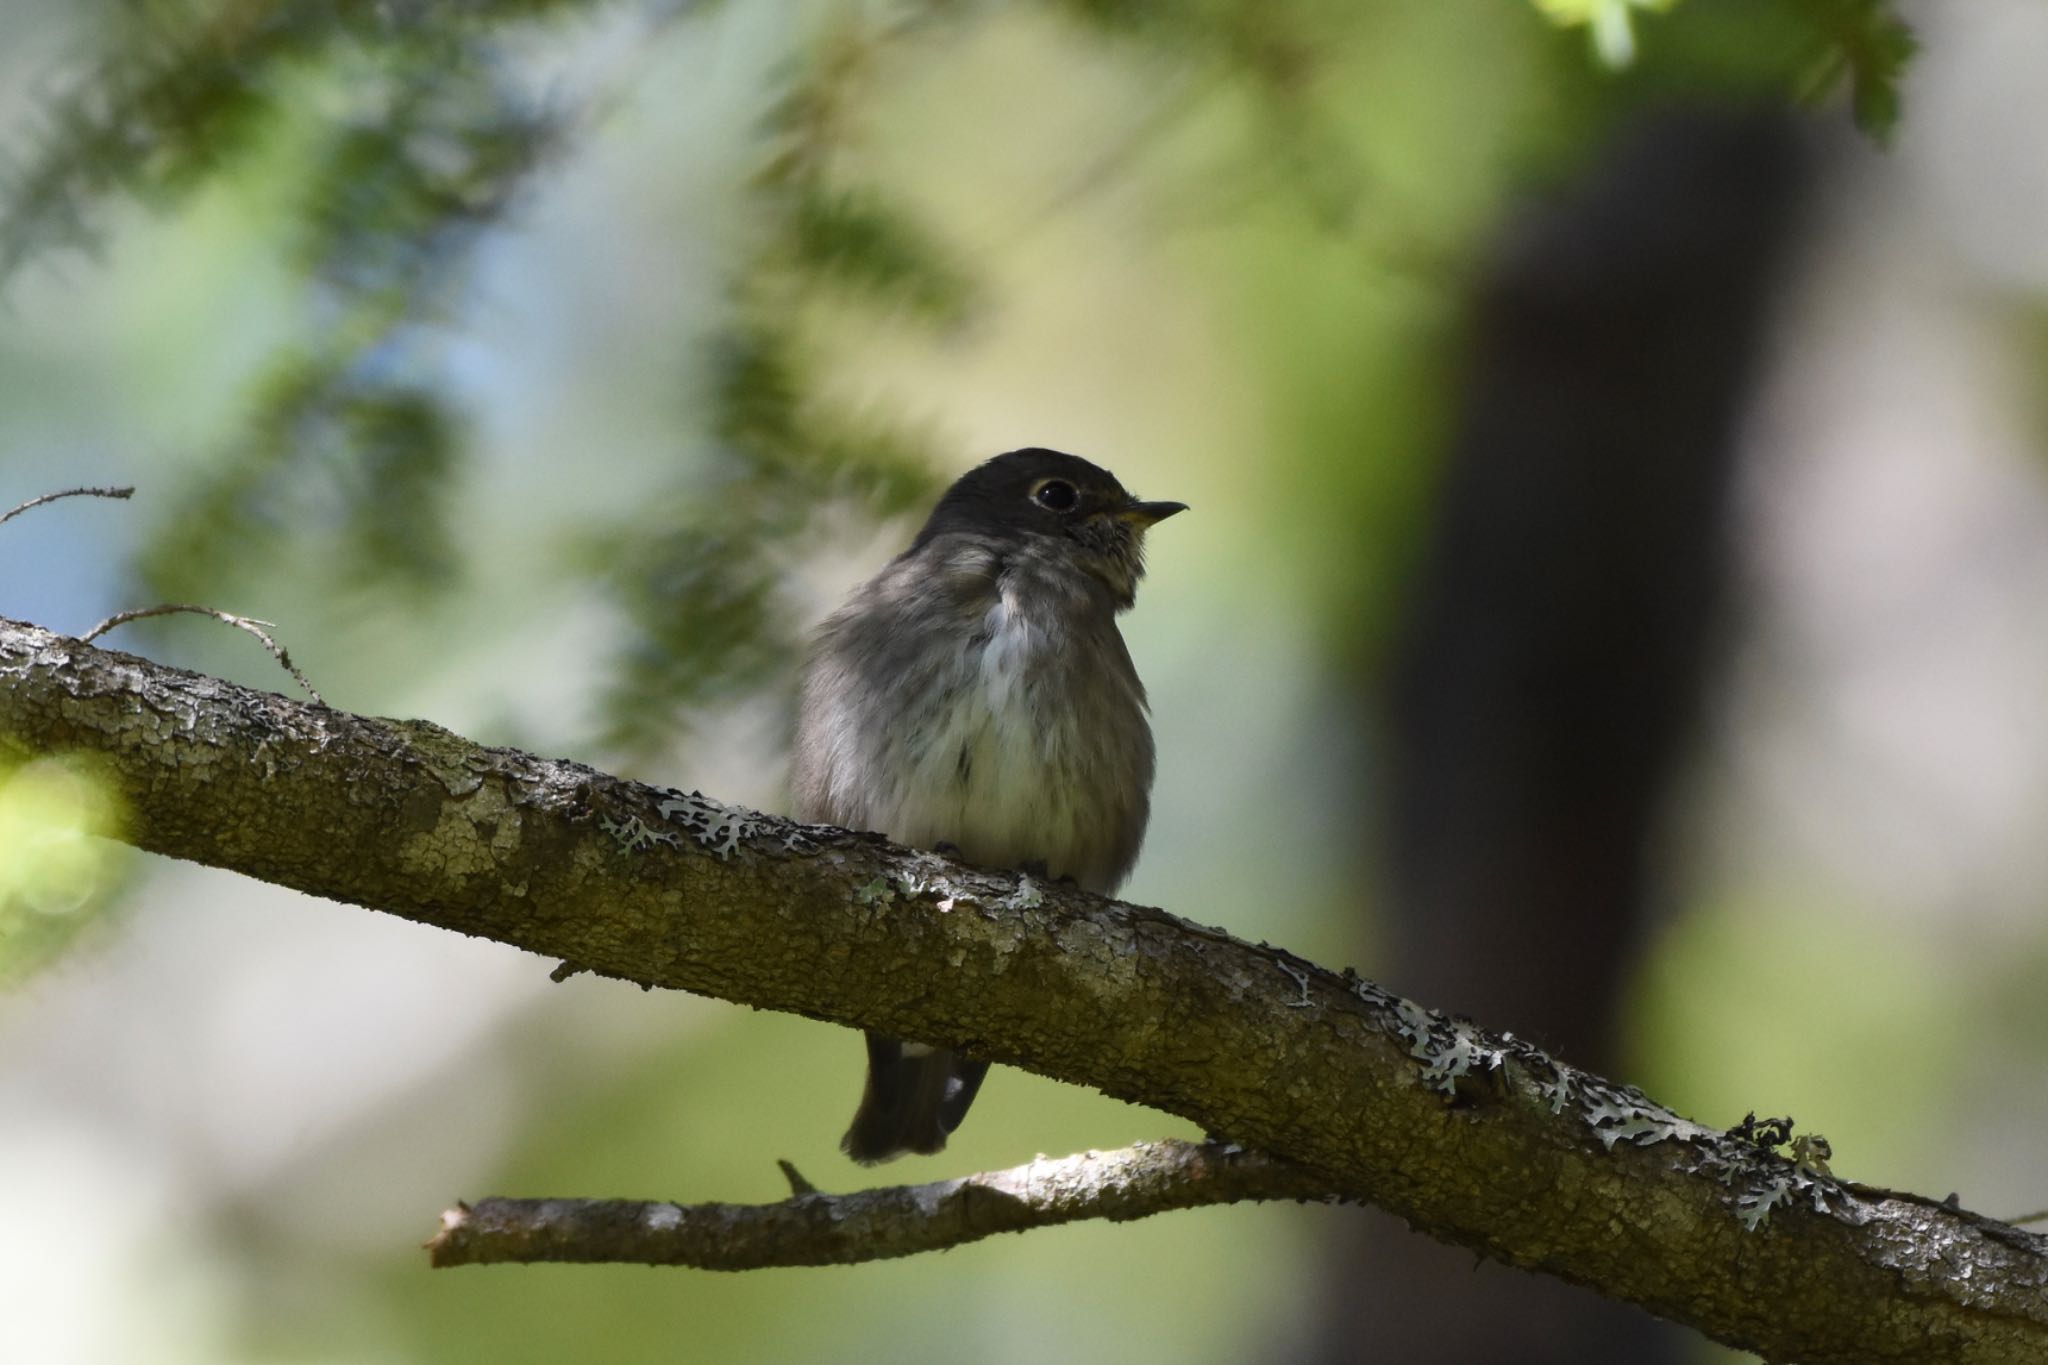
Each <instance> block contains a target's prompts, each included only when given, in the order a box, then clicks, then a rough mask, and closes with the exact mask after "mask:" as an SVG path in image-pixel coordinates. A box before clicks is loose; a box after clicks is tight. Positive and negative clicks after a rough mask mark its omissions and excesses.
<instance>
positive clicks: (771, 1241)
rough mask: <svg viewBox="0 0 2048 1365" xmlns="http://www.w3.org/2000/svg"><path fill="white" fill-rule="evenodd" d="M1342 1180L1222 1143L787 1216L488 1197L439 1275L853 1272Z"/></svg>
mask: <svg viewBox="0 0 2048 1365" xmlns="http://www.w3.org/2000/svg"><path fill="white" fill-rule="evenodd" d="M1334 1197H1335V1196H1334V1195H1333V1194H1332V1193H1331V1191H1330V1182H1329V1181H1328V1180H1327V1179H1326V1178H1324V1177H1323V1176H1320V1175H1318V1174H1316V1173H1315V1172H1313V1171H1310V1170H1306V1169H1304V1168H1303V1167H1300V1166H1297V1165H1294V1164H1293V1163H1292V1162H1288V1161H1281V1160H1279V1159H1277V1158H1275V1157H1269V1156H1266V1155H1264V1154H1263V1153H1260V1152H1252V1151H1246V1150H1245V1149H1243V1148H1240V1147H1236V1146H1233V1145H1226V1144H1222V1143H1215V1142H1202V1143H1195V1142H1181V1141H1177V1140H1172V1139H1169V1140H1165V1141H1160V1142H1141V1143H1138V1144H1136V1145H1135V1146H1131V1147H1126V1148H1123V1149H1121V1150H1119V1151H1114V1152H1083V1153H1080V1154H1079V1155H1076V1156H1068V1157H1060V1158H1058V1159H1050V1158H1045V1157H1041V1158H1039V1159H1038V1160H1036V1161H1032V1162H1029V1163H1027V1164H1025V1165H1022V1166H1015V1167H1012V1168H1011V1169H1009V1170H1007V1171H985V1172H983V1173H982V1174H980V1175H970V1176H966V1177H964V1178H962V1179H958V1180H939V1181H933V1182H931V1183H930V1184H925V1185H893V1186H889V1187H887V1188H884V1189H872V1190H861V1191H858V1192H856V1193H853V1194H823V1193H820V1192H818V1191H816V1190H803V1191H800V1192H798V1193H796V1194H793V1195H791V1196H790V1197H789V1198H787V1199H784V1200H782V1201H780V1202H779V1203H774V1204H669V1203H658V1202H649V1201H642V1200H637V1199H482V1200H479V1201H477V1202H476V1203H475V1204H465V1205H459V1206H457V1207H456V1208H452V1209H450V1210H448V1211H447V1212H446V1213H444V1214H442V1215H441V1231H440V1232H439V1233H438V1234H437V1235H436V1236H435V1237H434V1239H433V1240H432V1241H430V1242H428V1243H427V1250H428V1251H429V1252H431V1253H432V1256H433V1262H434V1264H435V1265H436V1266H458V1265H492V1264H497V1263H501V1262H506V1261H518V1262H531V1261H573V1262H582V1263H587V1262H618V1261H624V1262H632V1263H636V1264H640V1265H685V1266H694V1267H696V1268H697V1269H700V1270H758V1269H760V1268H762V1267H764V1266H786V1265H851V1264H855V1263H857V1262H861V1261H881V1260H888V1259H890V1258H892V1257H896V1256H912V1255H915V1254H917V1253H918V1252H920V1251H941V1250H944V1249H945V1248H947V1247H956V1246H964V1245H965V1244H966V1243H968V1242H978V1241H980V1240H981V1239H982V1238H984V1237H992V1236H994V1235H995V1234H996V1233H999V1232H1023V1231H1025V1230H1027V1229H1030V1228H1046V1227H1053V1226H1055V1225H1057V1224H1060V1223H1072V1222H1077V1221H1079V1220H1081V1219H1084V1218H1106V1219H1109V1220H1110V1221H1112V1222H1129V1221H1130V1220H1132V1219H1135V1218H1146V1217H1150V1216H1151V1215H1152V1214H1155V1213H1168V1212H1171V1211H1173V1210H1175V1209H1193V1208H1201V1207H1204V1206H1205V1205H1209V1204H1233V1203H1240V1202H1243V1201H1246V1200H1259V1199H1296V1200H1308V1199H1314V1200H1327V1199H1331V1198H1334Z"/></svg>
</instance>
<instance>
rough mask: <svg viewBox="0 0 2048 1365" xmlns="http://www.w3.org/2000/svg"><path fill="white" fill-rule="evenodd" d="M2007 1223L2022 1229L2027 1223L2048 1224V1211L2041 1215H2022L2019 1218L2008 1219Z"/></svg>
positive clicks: (2043, 1210)
mask: <svg viewBox="0 0 2048 1365" xmlns="http://www.w3.org/2000/svg"><path fill="white" fill-rule="evenodd" d="M2005 1221H2006V1222H2008V1223H2010V1224H2012V1225H2013V1226H2014V1227H2021V1226H2023V1225H2025V1224H2027V1223H2048V1209H2042V1210H2041V1211H2040V1212H2039V1213H2026V1214H2021V1215H2020V1216H2019V1217H2018V1218H2008V1219H2006V1220H2005Z"/></svg>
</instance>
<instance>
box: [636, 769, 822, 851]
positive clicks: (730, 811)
mask: <svg viewBox="0 0 2048 1365" xmlns="http://www.w3.org/2000/svg"><path fill="white" fill-rule="evenodd" d="M657 794H658V795H659V797H660V800H659V801H657V802H656V803H655V808H654V809H655V813H656V814H657V815H659V816H660V817H661V819H662V820H663V821H665V822H667V825H669V826H673V827H674V828H673V829H670V828H664V827H662V826H660V825H657V824H654V823H650V822H649V821H647V820H644V819H642V818H641V817H640V816H639V815H638V814H635V813H633V812H630V811H629V812H627V813H626V814H624V815H623V816H611V815H601V816H599V817H598V828H600V829H602V830H603V831H604V832H605V833H606V834H609V835H611V836H612V838H613V839H614V840H615V841H617V843H618V845H619V851H620V852H622V853H642V852H645V851H646V850H648V849H650V848H652V847H654V846H655V845H656V844H664V845H666V846H668V847H669V848H681V847H682V846H683V840H684V839H685V838H688V839H690V840H691V841H692V842H694V843H696V844H697V845H698V846H699V847H701V848H705V849H709V850H710V851H711V852H712V853H714V854H716V855H718V859H719V861H721V862H726V861H729V860H730V859H731V858H732V856H733V854H735V853H737V852H739V851H740V850H741V849H742V848H747V847H752V848H756V849H759V850H761V851H763V852H770V853H785V854H787V853H803V854H809V853H816V852H818V851H819V850H821V849H823V848H825V847H827V846H828V845H831V844H835V843H840V842H843V841H845V840H846V839H848V838H849V837H850V836H849V835H848V834H847V832H846V831H844V830H841V829H837V828H835V827H833V826H831V825H807V824H803V823H801V822H800V821H796V820H786V819H784V818H782V817H781V816H779V815H766V814H763V813H762V812H760V811H754V810H748V809H747V808H746V807H745V806H728V805H726V804H724V803H723V802H720V801H714V800H712V799H711V798H710V797H708V796H706V795H704V794H703V793H702V792H694V791H690V792H684V791H677V790H675V789H674V788H672V787H664V788H661V789H660V791H659V792H658V793H657Z"/></svg>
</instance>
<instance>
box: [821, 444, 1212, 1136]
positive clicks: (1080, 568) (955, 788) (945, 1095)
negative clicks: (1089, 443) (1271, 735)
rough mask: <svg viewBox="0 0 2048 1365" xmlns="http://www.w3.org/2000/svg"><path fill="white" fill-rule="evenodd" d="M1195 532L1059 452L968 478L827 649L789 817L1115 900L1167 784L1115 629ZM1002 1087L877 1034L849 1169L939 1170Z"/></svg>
mask: <svg viewBox="0 0 2048 1365" xmlns="http://www.w3.org/2000/svg"><path fill="white" fill-rule="evenodd" d="M1186 510H1187V505H1186V504H1185V503H1179V502H1146V501H1142V500H1140V499H1139V498H1137V497H1135V496H1133V495H1132V494H1130V493H1129V492H1126V491H1125V489H1124V487H1123V485H1122V484H1120V483H1118V482H1117V479H1116V476H1115V475H1113V474H1111V473H1110V472H1109V471H1108V470H1106V469H1103V468H1102V467H1100V466H1099V465H1095V464H1092V463H1090V462H1089V461H1087V460H1084V459H1082V458H1081V457H1079V456H1077V455H1069V454H1065V453H1063V452H1061V451H1057V450H1048V449H1044V448H1041V447H1031V448H1028V449H1022V450H1012V451H1009V452H1007V453H1005V454H1001V455H997V456H995V457H994V458H993V459H990V460H987V461H985V462H984V463H982V464H979V465H977V466H975V467H974V468H972V469H970V470H968V471H967V472H966V473H965V474H963V475H961V476H960V477H959V478H958V479H957V480H956V481H955V482H954V483H953V484H952V486H951V487H949V488H948V489H947V490H946V492H945V493H944V494H943V495H942V496H941V497H940V498H939V500H938V503H937V504H936V505H935V506H934V507H933V508H932V512H931V515H930V517H929V518H928V519H927V520H926V521H925V523H924V526H923V528H922V529H921V530H919V531H918V533H917V536H916V538H915V539H913V540H912V541H911V543H910V547H909V548H908V549H906V550H905V551H903V553H901V554H899V555H898V556H896V558H894V559H893V560H891V561H890V562H889V563H888V564H887V565H886V566H885V567H883V569H882V570H881V571H880V572H879V573H877V574H876V575H875V576H874V577H873V578H870V579H868V580H867V581H866V582H865V583H862V584H861V585H860V586H859V587H857V588H855V589H854V590H853V591H852V592H851V593H850V594H849V595H848V597H847V599H846V602H845V604H844V605H842V606H841V607H840V608H839V609H838V610H837V611H835V612H833V613H832V615H831V616H829V617H828V618H826V620H825V621H824V623H823V624H822V625H821V626H820V627H819V628H818V630H817V634H816V636H815V637H814V639H813V640H812V643H811V647H810V651H809V653H808V655H807V657H806V659H805V663H804V667H803V674H802V678H801V682H800V684H799V688H798V704H797V723H796V731H795V736H794V742H793V744H792V759H791V765H790V797H791V804H792V807H793V809H792V811H791V813H792V814H793V815H794V816H795V817H796V818H797V819H799V820H803V821H806V822H809V823H817V824H829V825H837V826H841V827H844V828H851V829H859V830H871V831H876V832H879V833H881V834H883V835H886V836H887V837H889V838H890V839H892V840H894V841H896V842H897V843H900V844H905V845H909V846H911V847H914V848H921V849H931V850H935V851H939V852H942V853H947V854H950V855H952V856H955V857H958V858H960V859H961V860H963V861H965V862H969V863H974V864H978V865H980V866H984V867H991V868H1004V869H1011V870H1018V871H1024V872H1026V873H1033V874H1038V875H1041V876H1043V877H1045V878H1047V879H1049V880H1054V881H1070V882H1072V883H1074V884H1075V885H1078V886H1080V887H1082V888H1084V889H1086V890H1089V891H1094V892H1098V893H1100V894H1103V895H1108V894H1110V893H1112V892H1114V891H1115V890H1116V889H1117V887H1119V886H1121V885H1122V884H1123V881H1124V879H1125V878H1126V877H1127V876H1128V875H1129V874H1130V871H1131V868H1132V866H1133V865H1134V864H1135V863H1136V862H1137V859H1138V849H1139V846H1140V845H1141V844H1142V843H1143V841H1144V838H1145V826H1146V823H1147V820H1148V818H1149V815H1150V808H1151V790H1152V777H1153V768H1154V754H1153V746H1152V729H1151V724H1150V721H1149V719H1148V715H1149V712H1148V706H1147V702H1146V697H1145V687H1144V684H1143V683H1142V682H1140V681H1139V679H1138V671H1137V669H1136V667H1135V666H1134V665H1133V664H1132V662H1131V655H1130V651H1129V649H1127V648H1126V647H1125V645H1124V639H1123V635H1122V634H1121V632H1119V631H1118V629H1117V617H1118V615H1119V614H1121V613H1122V612H1124V611H1127V610H1129V609H1130V607H1131V606H1132V604H1133V603H1134V602H1135V600H1136V598H1137V590H1138V581H1139V579H1140V578H1142V577H1143V576H1144V572H1145V555H1144V549H1145V533H1146V532H1147V530H1149V529H1150V528H1151V527H1152V526H1153V525H1155V524H1157V523H1158V522H1161V521H1164V520H1165V519H1166V518H1168V517H1170V516H1174V515H1176V514H1177V513H1180V512H1184V511H1186ZM987 1071H988V1063H987V1062H985V1061H980V1060H977V1059H974V1058H971V1057H968V1056H965V1055H963V1054H961V1053H959V1052H956V1051H953V1050H951V1049H948V1048H943V1047H936V1046H933V1045H930V1044H925V1043H920V1042H915V1041H911V1040H907V1039H899V1038H892V1037H890V1036H888V1035H886V1034H881V1033H874V1032H870V1033H868V1034H867V1079H866V1082H865V1085H864V1086H863V1089H862V1092H861V1099H860V1107H859V1109H858V1111H857V1112H856V1113H855V1115H854V1118H853V1122H852V1124H851V1126H850V1127H848V1129H847V1130H846V1135H845V1137H844V1138H843V1139H842V1140H841V1142H840V1148H841V1150H842V1151H844V1152H845V1153H846V1154H847V1155H848V1156H850V1157H851V1158H853V1160H855V1161H857V1162H859V1163H861V1164H863V1165H873V1164H875V1163H877V1162H882V1161H887V1160H890V1159H892V1158H894V1157H897V1156H900V1155H902V1154H903V1153H905V1152H916V1153H920V1154H925V1155H929V1154H932V1153H935V1152H938V1151H940V1150H942V1149H943V1148H944V1147H945V1145H946V1139H947V1137H948V1136H950V1135H951V1133H952V1132H953V1130H954V1129H956V1128H958V1127H959V1126H960V1121H961V1120H962V1119H963V1118H964V1117H965V1116H966V1113H967V1109H968V1106H969V1105H971V1104H972V1103H973V1102H974V1097H975V1095H976V1093H977V1092H978V1091H979V1090H980V1088H981V1083H982V1078H983V1077H984V1076H985V1075H986V1074H987Z"/></svg>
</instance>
